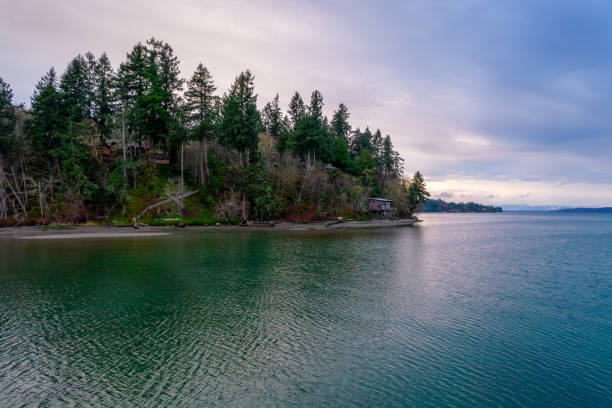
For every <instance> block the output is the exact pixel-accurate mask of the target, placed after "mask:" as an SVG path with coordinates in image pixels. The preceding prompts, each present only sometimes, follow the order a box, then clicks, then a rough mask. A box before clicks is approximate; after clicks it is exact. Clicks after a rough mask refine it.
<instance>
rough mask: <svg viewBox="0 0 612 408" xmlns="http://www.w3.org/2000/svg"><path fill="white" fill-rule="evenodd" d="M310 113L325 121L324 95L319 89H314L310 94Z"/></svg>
mask: <svg viewBox="0 0 612 408" xmlns="http://www.w3.org/2000/svg"><path fill="white" fill-rule="evenodd" d="M308 114H309V115H310V116H311V117H312V118H313V119H315V120H317V121H319V122H321V121H323V95H321V92H319V91H317V90H314V91H313V92H312V95H311V96H310V106H308Z"/></svg>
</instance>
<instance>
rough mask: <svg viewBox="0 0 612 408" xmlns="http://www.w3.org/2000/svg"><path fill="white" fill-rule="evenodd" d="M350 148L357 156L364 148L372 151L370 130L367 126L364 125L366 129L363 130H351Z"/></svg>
mask: <svg viewBox="0 0 612 408" xmlns="http://www.w3.org/2000/svg"><path fill="white" fill-rule="evenodd" d="M351 150H352V153H353V155H355V157H357V156H359V155H360V154H361V152H362V151H364V150H367V151H369V152H372V132H371V131H370V128H369V127H366V130H365V131H363V132H361V131H360V130H359V128H357V130H356V131H355V132H353V139H352V140H351Z"/></svg>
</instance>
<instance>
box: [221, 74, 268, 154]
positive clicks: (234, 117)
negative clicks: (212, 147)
mask: <svg viewBox="0 0 612 408" xmlns="http://www.w3.org/2000/svg"><path fill="white" fill-rule="evenodd" d="M253 80H254V77H253V75H251V72H250V71H249V70H246V71H244V72H241V73H240V75H238V77H236V80H235V81H234V83H233V85H232V87H231V88H230V91H229V94H228V95H227V97H226V98H225V100H224V103H223V118H222V120H221V143H222V144H223V145H224V146H226V147H228V148H230V149H236V150H238V151H239V152H241V153H244V152H256V151H257V143H258V141H259V139H258V138H257V134H258V130H259V126H258V125H259V121H260V118H259V111H258V110H257V95H256V94H255V93H254V89H255V87H254V84H253Z"/></svg>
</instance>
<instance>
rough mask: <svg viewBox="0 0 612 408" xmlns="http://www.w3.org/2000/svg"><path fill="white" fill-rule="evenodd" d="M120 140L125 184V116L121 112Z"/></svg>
mask: <svg viewBox="0 0 612 408" xmlns="http://www.w3.org/2000/svg"><path fill="white" fill-rule="evenodd" d="M121 140H122V142H123V163H122V170H123V180H125V182H126V183H127V169H126V168H125V160H126V155H125V114H124V112H123V111H121Z"/></svg>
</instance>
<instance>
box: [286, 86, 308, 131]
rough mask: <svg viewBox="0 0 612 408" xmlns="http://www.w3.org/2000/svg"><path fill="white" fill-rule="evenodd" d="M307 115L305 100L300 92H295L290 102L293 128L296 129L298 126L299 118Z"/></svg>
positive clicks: (290, 116)
mask: <svg viewBox="0 0 612 408" xmlns="http://www.w3.org/2000/svg"><path fill="white" fill-rule="evenodd" d="M305 115H306V106H305V105H304V101H303V100H302V97H301V96H300V94H299V93H297V92H296V93H295V94H294V95H293V97H291V101H290V102H289V118H290V119H291V125H292V127H293V130H295V128H296V126H297V122H298V120H300V119H301V118H303V117H304V116H305Z"/></svg>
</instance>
